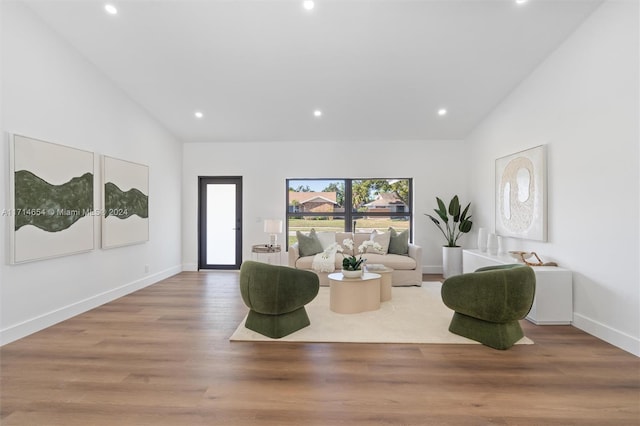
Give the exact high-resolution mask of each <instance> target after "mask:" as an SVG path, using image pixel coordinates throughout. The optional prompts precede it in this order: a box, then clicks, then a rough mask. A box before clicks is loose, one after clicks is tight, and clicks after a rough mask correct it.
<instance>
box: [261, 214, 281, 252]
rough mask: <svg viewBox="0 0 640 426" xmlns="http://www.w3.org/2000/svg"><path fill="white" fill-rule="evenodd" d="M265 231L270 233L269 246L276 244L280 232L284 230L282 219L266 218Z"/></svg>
mask: <svg viewBox="0 0 640 426" xmlns="http://www.w3.org/2000/svg"><path fill="white" fill-rule="evenodd" d="M264 232H266V233H267V234H269V246H270V247H273V246H275V245H276V242H277V241H278V234H279V233H281V232H282V221H281V220H280V219H265V220H264Z"/></svg>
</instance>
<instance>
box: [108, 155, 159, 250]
mask: <svg viewBox="0 0 640 426" xmlns="http://www.w3.org/2000/svg"><path fill="white" fill-rule="evenodd" d="M102 175H103V180H102V181H103V190H102V200H103V203H102V206H103V209H102V212H101V213H102V247H103V248H111V247H120V246H124V245H129V244H137V243H143V242H145V241H148V240H149V167H148V166H145V165H143V164H137V163H132V162H130V161H125V160H120V159H117V158H112V157H107V156H103V157H102Z"/></svg>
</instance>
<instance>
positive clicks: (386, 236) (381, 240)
mask: <svg viewBox="0 0 640 426" xmlns="http://www.w3.org/2000/svg"><path fill="white" fill-rule="evenodd" d="M371 241H373V242H374V243H378V244H380V246H382V248H381V249H380V250H376V249H374V248H373V247H367V253H375V254H387V251H389V242H390V241H391V233H389V232H378V231H377V230H375V229H374V230H373V232H372V233H371Z"/></svg>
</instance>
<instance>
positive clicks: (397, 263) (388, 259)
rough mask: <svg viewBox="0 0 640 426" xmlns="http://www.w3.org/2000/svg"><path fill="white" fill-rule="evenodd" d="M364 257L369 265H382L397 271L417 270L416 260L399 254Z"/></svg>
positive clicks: (368, 254) (369, 254)
mask: <svg viewBox="0 0 640 426" xmlns="http://www.w3.org/2000/svg"><path fill="white" fill-rule="evenodd" d="M362 257H364V258H366V259H367V264H371V263H374V264H375V263H381V264H383V265H384V266H386V267H388V268H393V269H397V270H413V269H416V260H415V259H414V258H412V257H409V256H403V255H399V254H374V253H367V254H365V255H364V256H362Z"/></svg>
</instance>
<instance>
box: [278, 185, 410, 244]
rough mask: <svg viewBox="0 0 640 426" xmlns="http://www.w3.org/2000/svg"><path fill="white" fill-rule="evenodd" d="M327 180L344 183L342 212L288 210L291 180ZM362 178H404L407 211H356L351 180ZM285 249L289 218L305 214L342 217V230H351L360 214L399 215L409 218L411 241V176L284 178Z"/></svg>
mask: <svg viewBox="0 0 640 426" xmlns="http://www.w3.org/2000/svg"><path fill="white" fill-rule="evenodd" d="M323 180H326V181H327V182H338V181H340V182H343V183H344V206H343V208H344V212H337V213H336V212H334V211H332V212H301V211H298V212H290V211H289V192H290V191H289V188H290V187H291V186H290V183H291V182H304V181H314V182H315V181H323ZM364 180H386V181H391V180H406V181H407V185H408V189H409V191H408V195H407V198H408V200H406V205H407V207H408V211H404V212H394V213H392V212H376V211H375V210H371V211H367V212H358V211H355V210H354V209H353V189H352V188H353V182H354V181H364ZM285 191H286V196H285V241H286V244H285V249H286V250H287V251H288V250H289V219H291V217H298V216H306V217H329V216H331V217H338V218H343V219H344V232H353V221H354V218H355V220H357V218H359V217H362V216H368V217H389V218H393V217H400V218H408V220H409V228H408V229H409V242H413V210H414V209H413V178H380V177H376V178H287V179H286V180H285Z"/></svg>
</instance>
